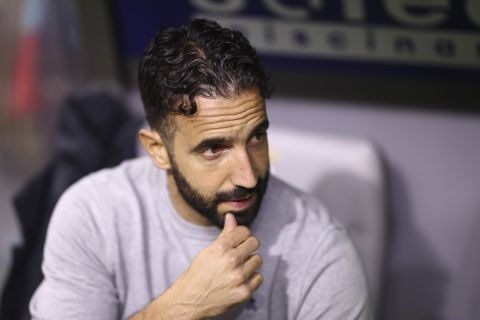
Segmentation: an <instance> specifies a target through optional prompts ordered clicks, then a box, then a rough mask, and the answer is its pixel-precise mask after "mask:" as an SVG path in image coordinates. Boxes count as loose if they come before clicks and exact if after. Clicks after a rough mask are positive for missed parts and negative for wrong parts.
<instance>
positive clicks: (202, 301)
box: [130, 214, 262, 320]
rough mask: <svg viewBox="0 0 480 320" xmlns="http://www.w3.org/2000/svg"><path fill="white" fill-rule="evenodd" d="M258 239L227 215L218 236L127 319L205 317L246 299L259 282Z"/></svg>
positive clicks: (224, 310) (213, 315)
mask: <svg viewBox="0 0 480 320" xmlns="http://www.w3.org/2000/svg"><path fill="white" fill-rule="evenodd" d="M258 248H259V242H258V240H257V239H256V238H255V237H253V236H251V234H250V231H249V230H248V229H247V228H246V227H241V226H237V224H236V221H235V217H234V216H233V215H232V214H227V215H226V217H225V226H224V229H223V231H222V232H221V233H220V235H219V236H218V238H217V239H216V240H215V241H214V242H213V243H212V244H211V245H210V246H208V247H207V248H206V249H204V250H203V251H201V252H200V253H199V254H198V255H197V256H196V257H195V259H194V260H193V262H192V264H191V265H190V267H189V268H188V269H187V270H186V271H185V272H184V273H183V274H182V275H181V276H180V277H179V278H178V279H177V280H176V281H175V283H174V284H173V285H172V286H171V287H170V288H169V289H167V290H166V291H165V292H164V293H163V294H162V295H160V296H159V297H157V298H156V299H154V300H153V301H152V302H151V303H150V304H148V305H147V306H146V307H145V308H144V309H142V310H140V311H139V312H137V313H136V314H135V315H134V316H132V317H131V318H130V320H140V319H145V320H150V319H151V320H161V319H206V318H211V317H215V316H219V315H221V314H223V313H224V312H226V311H227V310H229V309H230V308H231V307H233V306H235V305H237V304H239V303H241V302H244V301H246V300H248V299H249V298H250V297H251V296H252V294H253V292H254V291H255V290H256V289H257V288H258V287H259V286H260V284H261V283H262V276H261V275H260V274H259V273H257V272H256V271H255V270H257V269H258V268H259V267H260V265H261V263H262V260H261V258H260V256H259V255H257V254H254V252H255V251H256V250H257V249H258Z"/></svg>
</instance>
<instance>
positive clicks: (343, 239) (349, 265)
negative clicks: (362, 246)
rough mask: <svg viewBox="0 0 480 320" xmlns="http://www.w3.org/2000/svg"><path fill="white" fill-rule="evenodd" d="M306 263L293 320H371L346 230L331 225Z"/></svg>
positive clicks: (362, 278) (365, 287)
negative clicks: (298, 303) (297, 306)
mask: <svg viewBox="0 0 480 320" xmlns="http://www.w3.org/2000/svg"><path fill="white" fill-rule="evenodd" d="M314 248H315V250H314V251H313V252H312V255H311V257H310V259H309V261H307V262H306V268H305V269H304V270H305V271H304V276H303V281H302V284H301V286H300V290H299V292H300V295H301V296H300V297H299V299H298V300H297V301H300V302H301V303H300V306H299V308H298V309H297V314H296V316H295V319H302V320H313V319H321V320H357V319H358V320H367V319H371V318H372V316H371V308H370V305H369V298H368V289H367V283H366V280H365V275H364V273H363V269H362V266H361V263H360V260H359V257H358V256H357V252H356V250H355V249H354V247H353V245H352V243H351V241H350V240H349V237H348V236H347V234H346V231H345V230H344V229H343V227H341V226H338V225H332V226H331V227H330V228H329V230H327V231H326V232H325V234H324V235H323V236H322V237H321V238H320V239H318V242H317V244H316V245H315V246H314Z"/></svg>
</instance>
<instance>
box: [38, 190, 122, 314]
mask: <svg viewBox="0 0 480 320" xmlns="http://www.w3.org/2000/svg"><path fill="white" fill-rule="evenodd" d="M100 195H101V192H99V191H98V190H96V189H95V187H94V186H93V185H91V184H89V185H87V184H86V183H79V184H76V185H74V186H73V187H72V188H70V189H69V190H67V192H66V193H65V194H64V195H63V196H62V197H61V198H60V200H59V202H58V204H57V206H56V208H55V210H54V213H53V215H52V219H51V220H50V225H49V228H48V232H47V238H46V243H45V248H44V259H43V263H42V271H43V275H44V280H43V282H42V283H41V284H40V286H39V287H38V288H37V290H36V292H35V294H34V296H33V297H32V299H31V301H30V313H31V316H32V319H42V320H43V319H45V320H47V319H48V320H55V319H70V320H75V319H89V320H95V319H102V320H109V319H117V317H118V311H119V310H118V298H117V294H116V289H115V284H114V279H113V275H112V272H109V270H108V269H109V267H108V262H107V261H106V260H107V258H106V257H107V256H108V252H107V251H108V246H107V244H108V242H107V241H105V239H106V237H105V236H104V232H103V231H102V229H101V223H99V221H98V219H97V220H96V219H95V215H96V216H98V212H99V210H100V211H101V210H102V208H101V201H98V200H97V199H99V198H100ZM95 213H96V214H95Z"/></svg>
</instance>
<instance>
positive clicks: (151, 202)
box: [30, 157, 370, 320]
mask: <svg viewBox="0 0 480 320" xmlns="http://www.w3.org/2000/svg"><path fill="white" fill-rule="evenodd" d="M251 230H252V233H253V234H254V235H255V236H256V237H257V238H258V239H259V240H260V242H261V244H262V245H261V247H260V249H259V250H258V253H259V254H260V255H261V256H262V258H263V266H262V267H261V269H260V270H259V271H260V272H261V273H262V275H263V277H264V282H263V284H262V285H261V286H260V288H259V289H258V290H257V291H256V292H255V293H254V296H253V298H252V299H251V300H250V301H248V302H247V303H244V304H242V305H239V306H237V307H236V308H234V309H233V310H232V311H231V312H230V313H229V314H226V315H224V316H223V317H221V319H249V320H255V319H258V320H260V319H261V320H265V319H292V320H293V319H302V320H307V319H324V320H331V319H338V320H347V319H369V318H370V308H369V305H368V297H367V287H366V281H365V277H364V274H363V271H362V269H361V266H360V262H359V259H358V257H357V253H356V252H355V250H354V248H353V246H352V244H351V242H350V240H349V239H348V236H347V234H346V232H345V230H344V229H343V227H342V226H341V225H339V224H338V223H337V222H336V221H335V220H334V219H333V218H332V217H331V216H330V215H329V214H328V213H327V212H326V210H325V209H324V207H322V205H321V204H320V203H319V202H318V201H317V200H315V199H314V198H313V197H311V196H308V195H306V194H304V193H302V192H300V191H298V190H296V189H294V188H292V187H290V186H289V185H287V184H286V183H284V182H282V181H280V180H279V179H277V178H275V177H271V178H270V181H269V185H268V187H267V192H266V194H265V197H264V200H263V202H262V205H261V208H260V212H259V214H258V217H257V219H256V220H255V222H254V223H253V225H252V227H251ZM219 232H220V230H219V229H218V228H216V227H204V226H199V225H194V224H191V223H189V222H187V221H186V220H184V219H183V218H181V217H180V216H179V215H178V214H177V213H176V212H175V209H174V208H173V206H172V203H171V200H170V197H169V195H168V191H167V189H166V175H165V173H164V172H163V171H161V170H159V169H157V168H156V167H155V166H154V165H153V164H152V163H151V160H150V159H149V158H146V157H144V158H138V159H134V160H130V161H126V162H124V163H123V164H121V165H120V166H118V167H116V168H113V169H105V170H102V171H99V172H97V173H94V174H91V175H89V176H87V177H85V178H83V179H82V180H80V181H79V182H77V183H76V184H75V185H73V186H72V187H71V188H70V189H68V190H67V191H66V192H65V193H64V195H63V196H62V197H61V199H60V200H59V202H58V204H57V206H56V209H55V211H54V214H53V216H52V219H51V222H50V226H49V229H48V234H47V241H46V245H45V251H44V261H43V265H42V270H43V273H44V276H45V279H44V281H43V282H42V283H41V285H40V286H39V288H38V289H37V291H36V292H35V294H34V296H33V298H32V300H31V302H30V312H31V315H32V318H33V319H45V320H47V319H48V320H54V319H62V320H64V319H70V320H75V319H78V320H80V319H81V320H87V319H88V320H95V319H99V320H100V319H101V320H110V319H126V318H128V317H129V316H131V315H132V314H134V313H135V312H136V311H138V310H139V309H141V308H143V307H144V306H146V305H147V304H148V303H149V302H150V301H152V300H153V299H154V298H155V297H156V296H158V295H160V294H161V293H162V292H164V291H165V289H166V288H168V287H169V286H171V285H172V283H173V282H174V281H175V279H177V277H178V276H179V275H180V274H181V273H182V272H183V271H185V270H186V269H187V267H188V266H189V265H190V263H191V262H192V259H193V257H194V256H195V255H196V254H197V253H198V252H199V251H200V250H202V249H203V248H205V247H207V246H208V245H209V244H210V243H212V241H213V240H214V239H215V238H216V237H217V236H218V234H219Z"/></svg>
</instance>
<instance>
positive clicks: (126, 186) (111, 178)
mask: <svg viewBox="0 0 480 320" xmlns="http://www.w3.org/2000/svg"><path fill="white" fill-rule="evenodd" d="M156 171H159V170H158V169H155V168H154V166H153V164H152V163H151V161H150V159H149V158H146V157H142V158H135V159H132V160H127V161H124V162H122V163H121V164H119V165H118V166H116V167H113V168H106V169H102V170H99V171H97V172H94V173H91V174H89V175H87V176H85V177H83V178H82V179H80V180H79V181H77V182H76V183H74V184H73V185H72V186H71V187H69V188H68V189H67V190H66V191H65V192H64V194H63V195H62V196H61V197H60V200H59V204H61V203H64V202H68V203H72V204H74V203H76V204H79V203H84V202H87V203H88V204H89V205H90V206H95V205H97V206H102V205H110V206H115V204H116V203H117V201H120V202H125V201H128V200H131V199H132V198H133V197H135V196H136V195H137V191H138V190H142V191H144V190H148V189H149V188H150V187H151V186H150V184H152V178H154V177H153V176H154V175H159V173H158V172H156ZM156 178H158V177H156Z"/></svg>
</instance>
